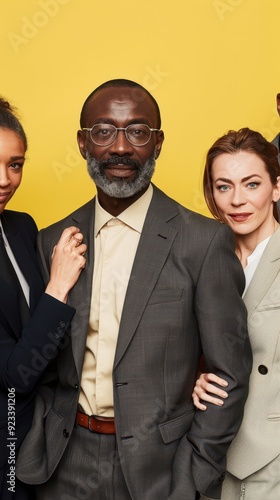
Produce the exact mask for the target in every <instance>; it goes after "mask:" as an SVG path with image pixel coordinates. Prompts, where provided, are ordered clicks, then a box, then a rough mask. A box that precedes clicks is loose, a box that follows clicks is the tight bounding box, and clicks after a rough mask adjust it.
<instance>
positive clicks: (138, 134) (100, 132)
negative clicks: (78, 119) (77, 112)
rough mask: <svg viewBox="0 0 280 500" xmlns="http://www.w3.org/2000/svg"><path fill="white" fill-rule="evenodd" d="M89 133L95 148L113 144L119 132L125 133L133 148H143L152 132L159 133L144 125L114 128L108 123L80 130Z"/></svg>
mask: <svg viewBox="0 0 280 500" xmlns="http://www.w3.org/2000/svg"><path fill="white" fill-rule="evenodd" d="M82 130H87V131H88V132H89V133H90V138H91V140H92V142H93V143H94V144H96V145H97V146H109V145H110V144H112V142H114V140H115V139H116V137H117V134H118V132H119V130H122V131H123V132H124V133H125V137H126V138H127V140H128V142H130V144H132V145H133V146H145V144H147V143H148V142H149V140H150V139H151V136H152V132H159V129H158V128H150V127H148V125H145V124H144V123H137V124H132V125H128V126H127V127H125V128H122V127H115V126H114V125H111V124H108V123H98V124H96V125H93V127H91V128H86V127H85V128H82Z"/></svg>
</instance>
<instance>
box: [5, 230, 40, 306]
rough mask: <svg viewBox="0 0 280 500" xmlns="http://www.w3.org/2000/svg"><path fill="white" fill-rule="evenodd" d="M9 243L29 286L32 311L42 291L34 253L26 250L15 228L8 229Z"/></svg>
mask: <svg viewBox="0 0 280 500" xmlns="http://www.w3.org/2000/svg"><path fill="white" fill-rule="evenodd" d="M7 238H8V240H9V244H10V246H11V249H12V251H13V254H14V256H15V259H16V261H17V263H18V265H19V267H20V269H21V272H22V274H23V275H24V277H25V279H26V281H27V283H28V285H29V288H30V310H31V311H33V310H34V308H35V306H36V304H37V302H38V300H39V298H40V296H41V295H42V293H43V291H44V286H43V280H42V277H41V274H40V271H39V267H38V263H37V260H36V253H35V249H34V255H33V256H32V255H31V254H30V252H29V251H28V248H27V246H26V242H25V240H24V239H23V237H22V234H21V233H20V232H18V231H17V230H9V233H8V234H7Z"/></svg>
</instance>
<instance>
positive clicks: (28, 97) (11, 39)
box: [0, 0, 280, 227]
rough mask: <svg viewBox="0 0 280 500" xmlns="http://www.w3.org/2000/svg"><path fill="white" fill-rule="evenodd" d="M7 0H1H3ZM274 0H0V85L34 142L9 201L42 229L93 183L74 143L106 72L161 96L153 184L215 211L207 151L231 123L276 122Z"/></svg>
mask: <svg viewBox="0 0 280 500" xmlns="http://www.w3.org/2000/svg"><path fill="white" fill-rule="evenodd" d="M3 3H4V2H3ZM279 20H280V2H279V0H173V1H170V0H168V1H167V0H141V1H139V0H103V1H100V0H99V1H97V0H79V1H78V0H25V1H24V2H23V1H22V0H12V1H11V2H5V4H4V7H3V5H2V7H1V21H0V37H1V85H0V94H2V95H3V96H5V97H6V98H7V99H8V100H10V101H11V102H12V104H14V105H15V106H16V107H17V108H18V110H19V113H20V117H21V121H22V124H23V126H24V127H25V130H26V133H27V136H28V139H29V150H28V160H27V162H26V164H25V167H24V177H23V181H22V184H21V187H20V188H19V191H18V192H17V193H16V195H15V196H14V199H13V200H12V201H11V202H10V204H9V208H12V209H15V210H21V211H26V212H29V213H30V214H31V215H33V217H34V218H35V220H36V221H37V224H38V226H39V227H44V226H46V225H48V224H50V223H52V222H54V221H56V220H58V219H60V218H62V217H63V216H65V215H66V214H68V213H69V212H70V211H72V210H74V209H75V208H76V207H78V206H80V205H82V204H83V203H85V202H86V201H87V200H89V199H90V198H91V197H92V196H93V194H94V193H95V188H94V184H93V183H92V181H91V179H90V178H89V176H88V174H87V171H86V165H85V162H84V160H83V159H82V158H81V156H80V155H79V152H78V148H77V145H76V131H77V129H78V127H79V113H80V109H81V106H82V104H83V102H84V100H85V98H86V97H87V95H88V94H89V93H90V92H91V91H92V90H93V89H94V88H95V87H96V86H98V85H99V84H101V83H102V82H104V81H106V80H108V79H111V78H128V79H132V80H135V81H137V82H139V83H140V84H142V85H144V86H145V87H146V88H147V89H148V90H149V91H150V92H151V93H152V94H153V95H154V96H155V98H156V99H157V101H158V103H159V105H160V109H161V113H162V128H163V130H164V131H165V143H164V146H163V151H162V154H161V157H160V158H159V160H158V162H157V168H156V174H155V176H154V181H155V183H156V184H157V185H158V186H159V187H160V188H161V189H163V190H165V191H166V192H167V193H168V194H169V195H171V196H172V197H174V198H176V199H177V200H178V201H180V202H181V203H183V204H184V205H186V206H188V207H189V208H191V209H193V210H196V211H199V212H201V213H204V214H208V212H207V209H206V207H205V204H204V201H203V198H202V194H201V179H202V170H203V164H204V159H205V154H206V151H207V149H208V148H209V147H210V146H211V144H212V143H213V142H214V140H215V139H216V138H217V137H218V136H220V135H222V134H223V133H225V132H226V131H227V130H229V129H238V128H240V127H243V126H249V127H251V128H254V129H257V130H259V131H261V132H262V133H264V135H265V136H266V137H267V138H268V139H269V140H271V139H273V137H274V136H275V135H276V133H277V132H278V131H279V130H280V120H279V117H278V115H277V112H276V105H275V97H276V93H277V92H280V64H279Z"/></svg>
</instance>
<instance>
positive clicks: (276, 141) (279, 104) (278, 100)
mask: <svg viewBox="0 0 280 500" xmlns="http://www.w3.org/2000/svg"><path fill="white" fill-rule="evenodd" d="M276 105H277V111H278V115H279V117H280V93H279V94H277V96H276ZM272 144H274V145H275V146H276V147H277V149H278V161H279V163H280V132H279V133H278V134H277V135H276V137H274V139H273V141H272Z"/></svg>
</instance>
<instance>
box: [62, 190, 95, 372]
mask: <svg viewBox="0 0 280 500" xmlns="http://www.w3.org/2000/svg"><path fill="white" fill-rule="evenodd" d="M94 215H95V203H94V200H91V201H90V202H89V203H87V204H86V205H85V206H84V207H82V208H81V209H80V210H78V211H77V212H76V213H75V214H74V216H73V217H72V223H71V222H70V224H69V225H71V224H72V225H73V226H77V227H79V229H80V230H81V233H82V234H83V236H84V240H83V242H84V243H85V244H86V245H87V252H86V260H87V262H86V267H85V269H83V270H82V272H81V275H80V277H79V279H78V281H77V283H76V284H75V286H74V287H73V288H72V290H71V291H70V293H69V297H68V302H67V303H68V304H69V305H70V306H72V307H74V308H75V309H76V314H75V316H74V318H73V321H72V328H71V330H72V333H71V336H72V347H73V356H74V359H75V364H76V368H77V371H78V373H81V370H82V366H83V359H84V353H85V345H86V339H87V333H88V323H89V313H90V303H91V290H92V276H93V262H94V236H93V235H94Z"/></svg>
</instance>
